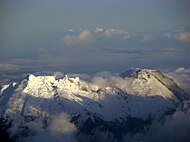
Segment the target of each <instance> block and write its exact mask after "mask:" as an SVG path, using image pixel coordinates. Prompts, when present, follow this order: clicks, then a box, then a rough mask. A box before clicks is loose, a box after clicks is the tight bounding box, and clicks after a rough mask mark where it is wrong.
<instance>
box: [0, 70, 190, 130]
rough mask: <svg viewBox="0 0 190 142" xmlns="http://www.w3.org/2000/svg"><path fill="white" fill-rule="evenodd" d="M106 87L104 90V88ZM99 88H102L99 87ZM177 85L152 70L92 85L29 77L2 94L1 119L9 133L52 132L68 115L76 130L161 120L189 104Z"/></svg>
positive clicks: (75, 79) (99, 80)
mask: <svg viewBox="0 0 190 142" xmlns="http://www.w3.org/2000/svg"><path fill="white" fill-rule="evenodd" d="M102 82H103V85H102ZM100 84H101V85H100ZM185 95H186V94H185V93H184V92H183V90H181V89H180V88H179V87H178V86H177V84H175V82H174V81H173V80H171V79H169V78H167V77H166V76H164V75H163V74H162V73H160V72H158V71H154V70H145V69H143V70H141V69H134V70H130V71H128V72H126V73H123V74H122V75H121V77H120V76H110V77H107V78H105V77H94V78H93V79H92V80H91V81H84V80H81V79H80V78H79V77H69V76H67V75H65V76H64V77H63V78H62V79H56V78H55V77H54V76H34V75H32V74H31V75H29V76H28V77H27V78H26V79H24V80H23V81H21V82H20V83H10V84H8V85H5V86H3V87H2V89H1V97H0V111H1V112H0V114H1V118H2V119H6V123H7V124H10V123H11V127H10V129H14V130H17V131H19V129H20V128H23V127H29V128H31V129H32V128H33V127H31V126H32V125H38V127H40V128H41V129H45V128H48V127H49V126H50V125H51V123H52V120H53V118H54V116H57V115H59V114H61V113H65V114H67V115H69V117H70V121H73V122H74V123H75V125H76V127H77V128H81V127H83V125H84V124H85V122H86V121H87V120H89V119H90V120H91V121H92V122H93V121H94V122H95V121H96V120H97V119H98V120H102V121H105V122H116V121H117V122H118V121H119V122H121V123H122V122H123V121H127V118H129V117H131V118H139V119H142V120H147V119H149V118H150V117H151V118H152V119H157V118H160V117H162V116H163V115H165V114H166V113H167V112H168V111H170V110H174V109H176V108H177V106H178V105H179V104H180V103H181V101H183V100H185V99H187V97H185Z"/></svg>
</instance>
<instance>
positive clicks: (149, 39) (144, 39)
mask: <svg viewBox="0 0 190 142" xmlns="http://www.w3.org/2000/svg"><path fill="white" fill-rule="evenodd" d="M152 40H154V37H153V36H152V35H150V34H144V35H143V38H142V41H143V42H148V41H152Z"/></svg>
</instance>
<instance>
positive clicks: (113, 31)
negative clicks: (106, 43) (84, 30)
mask: <svg viewBox="0 0 190 142" xmlns="http://www.w3.org/2000/svg"><path fill="white" fill-rule="evenodd" d="M123 33H124V32H123V31H122V30H120V29H113V28H112V29H106V30H105V31H104V34H105V35H106V36H108V37H111V36H116V35H119V34H123Z"/></svg>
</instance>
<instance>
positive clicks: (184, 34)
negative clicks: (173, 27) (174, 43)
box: [176, 32, 190, 42]
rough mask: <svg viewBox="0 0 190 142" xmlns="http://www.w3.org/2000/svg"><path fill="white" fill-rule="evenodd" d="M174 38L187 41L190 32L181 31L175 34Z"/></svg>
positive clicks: (189, 37) (189, 38)
mask: <svg viewBox="0 0 190 142" xmlns="http://www.w3.org/2000/svg"><path fill="white" fill-rule="evenodd" d="M176 39H177V40H178V41H181V42H189V41H190V33H189V32H181V33H179V34H178V35H177V36H176Z"/></svg>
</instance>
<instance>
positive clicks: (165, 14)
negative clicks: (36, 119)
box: [0, 0, 190, 74]
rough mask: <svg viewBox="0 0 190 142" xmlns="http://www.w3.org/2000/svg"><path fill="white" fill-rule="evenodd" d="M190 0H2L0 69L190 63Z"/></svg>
mask: <svg viewBox="0 0 190 142" xmlns="http://www.w3.org/2000/svg"><path fill="white" fill-rule="evenodd" d="M189 6H190V2H189V0H117V1H116V0H96V1H92V0H32V1H31V0H16V1H15V0H2V1H1V2H0V67H1V69H0V73H1V74H4V73H17V72H34V71H65V72H76V73H77V72H83V73H89V74H91V73H95V72H98V71H104V70H108V71H113V72H121V71H124V70H126V69H128V68H130V67H133V66H135V67H142V68H153V69H164V70H165V69H175V68H178V67H185V68H189V65H190V64H189V62H190V59H189V55H188V54H189V53H190V9H189Z"/></svg>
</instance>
